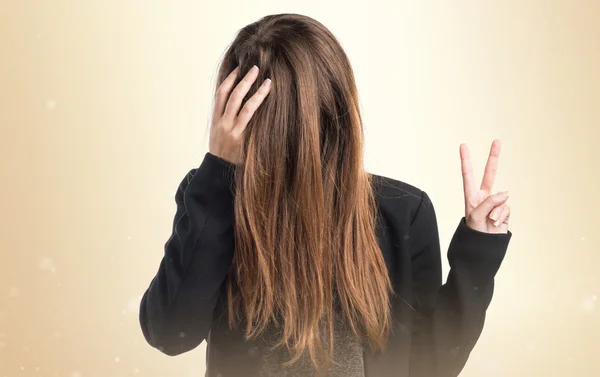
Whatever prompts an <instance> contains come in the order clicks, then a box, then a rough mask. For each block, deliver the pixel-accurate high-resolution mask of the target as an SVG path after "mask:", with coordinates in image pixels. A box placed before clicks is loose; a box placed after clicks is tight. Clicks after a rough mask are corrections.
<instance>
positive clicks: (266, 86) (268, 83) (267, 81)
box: [263, 79, 271, 88]
mask: <svg viewBox="0 0 600 377" xmlns="http://www.w3.org/2000/svg"><path fill="white" fill-rule="evenodd" d="M263 86H264V87H265V88H268V87H269V86H271V79H266V80H265V82H263Z"/></svg>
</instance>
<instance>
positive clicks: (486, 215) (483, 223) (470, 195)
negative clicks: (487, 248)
mask: <svg viewBox="0 0 600 377" xmlns="http://www.w3.org/2000/svg"><path fill="white" fill-rule="evenodd" d="M499 156H500V140H494V141H493V142H492V147H491V148H490V155H489V157H488V160H487V164H486V165H485V172H484V175H483V181H482V182H481V186H480V187H479V189H478V188H477V186H476V184H475V177H474V175H473V167H472V166H471V160H470V154H469V149H468V148H467V145H466V144H461V145H460V159H461V165H462V176H463V188H464V192H465V220H466V223H467V225H468V226H469V227H470V228H471V229H474V230H477V231H480V232H484V233H508V219H509V216H510V208H509V206H508V204H506V201H507V200H508V191H505V192H499V193H497V194H492V186H493V185H494V178H495V176H496V170H497V169H498V157H499Z"/></svg>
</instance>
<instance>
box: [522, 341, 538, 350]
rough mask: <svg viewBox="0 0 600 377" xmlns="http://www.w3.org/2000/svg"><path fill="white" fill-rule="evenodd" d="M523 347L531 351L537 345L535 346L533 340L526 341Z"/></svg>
mask: <svg viewBox="0 0 600 377" xmlns="http://www.w3.org/2000/svg"><path fill="white" fill-rule="evenodd" d="M525 348H526V349H527V351H530V352H533V351H535V349H536V348H537V346H536V344H535V342H527V344H526V345H525Z"/></svg>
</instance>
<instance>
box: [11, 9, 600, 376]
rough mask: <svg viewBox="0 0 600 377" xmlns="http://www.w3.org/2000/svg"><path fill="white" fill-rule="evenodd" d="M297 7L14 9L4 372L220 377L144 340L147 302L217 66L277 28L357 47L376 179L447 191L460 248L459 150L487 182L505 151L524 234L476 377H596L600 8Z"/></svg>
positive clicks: (197, 356)
mask: <svg viewBox="0 0 600 377" xmlns="http://www.w3.org/2000/svg"><path fill="white" fill-rule="evenodd" d="M301 3H302V5H294V4H295V2H292V1H287V2H286V1H283V2H282V1H274V0H273V1H266V0H265V1H261V2H255V1H233V2H232V1H226V2H220V1H213V2H210V3H209V2H205V1H178V2H171V1H141V0H139V1H133V0H130V1H116V0H113V1H100V0H95V1H92V0H86V1H76V0H63V1H50V0H48V1H42V0H40V1H33V0H29V1H24V0H18V1H10V0H2V2H1V4H0V5H1V6H0V125H1V127H2V128H1V129H2V134H1V137H0V142H1V148H0V150H1V152H0V153H1V160H0V164H1V165H2V176H1V179H2V195H1V201H0V204H1V208H0V210H1V213H2V215H1V216H0V221H1V223H0V232H1V233H0V242H1V260H0V377H13V376H32V377H35V376H50V377H54V376H60V377H63V376H64V377H106V376H112V377H117V376H148V377H154V376H156V377H164V376H182V377H192V376H194V377H198V376H203V375H204V362H205V360H204V351H205V347H204V345H202V346H201V347H199V348H198V349H196V350H194V351H192V352H189V353H186V354H184V355H181V356H178V357H175V358H171V357H168V356H165V355H162V354H161V353H159V352H158V351H157V350H154V349H152V348H151V347H150V346H148V345H147V344H146V343H145V341H144V339H143V336H142V333H141V330H140V328H139V325H138V317H137V311H138V304H139V298H140V295H141V294H142V293H143V292H144V290H145V289H146V287H147V286H148V284H149V283H150V280H151V279H152V277H153V275H154V273H155V272H156V270H157V268H158V264H159V262H160V258H161V256H162V253H163V247H164V243H165V242H166V240H167V239H168V237H169V235H170V231H171V225H172V218H173V215H174V211H175V203H174V196H173V195H174V191H175V189H176V188H177V185H178V184H179V182H180V181H181V179H182V178H183V176H184V175H185V174H186V173H187V172H188V170H189V169H191V168H194V167H196V166H198V165H199V164H200V162H201V160H202V157H203V156H204V153H205V152H206V150H207V141H208V135H207V134H206V133H205V131H206V129H207V126H208V124H207V120H208V115H209V112H210V105H211V101H212V90H213V85H214V80H215V71H216V68H217V62H218V60H219V58H220V56H221V54H222V53H223V51H224V49H225V47H226V46H227V44H228V43H230V42H231V40H232V39H233V37H234V35H235V32H236V31H237V30H238V29H239V28H241V27H243V26H244V25H246V24H248V23H250V22H252V21H254V20H256V19H258V18H259V17H261V16H263V15H265V14H269V13H279V12H295V13H303V14H307V15H310V16H312V17H314V18H316V19H318V20H320V21H321V22H323V23H324V24H325V25H327V26H328V27H329V28H330V29H331V30H332V31H333V33H334V34H335V35H336V36H337V37H338V38H339V39H340V41H341V42H342V44H343V45H344V47H345V49H346V51H347V53H348V55H349V56H350V59H351V61H352V63H353V66H354V69H355V74H356V78H357V81H358V86H359V92H360V96H361V106H362V109H363V112H364V113H363V114H364V120H365V125H366V129H367V150H366V160H367V166H368V168H369V170H371V171H372V172H375V173H379V174H384V175H388V176H391V177H394V178H397V179H401V180H404V181H406V182H409V183H411V184H413V185H416V186H418V187H420V188H422V189H424V190H425V191H427V192H428V193H429V194H430V196H431V198H432V199H433V201H434V204H435V205H436V209H437V212H438V221H439V227H440V236H441V242H442V248H443V249H444V253H445V250H446V248H447V246H448V244H449V241H450V238H451V237H452V234H453V232H454V230H455V228H456V226H457V224H458V221H459V219H460V217H461V216H462V215H463V214H462V211H463V203H462V200H463V199H462V183H461V174H460V164H459V162H460V160H459V154H458V147H459V144H460V143H462V142H466V143H468V144H469V146H470V147H471V151H472V155H473V159H474V161H473V162H474V167H475V169H476V172H477V174H478V177H479V179H480V178H481V173H482V169H483V166H484V164H485V160H486V157H487V152H488V149H489V146H490V143H491V141H492V140H493V139H494V138H499V139H500V140H501V141H502V142H503V147H502V149H503V150H502V155H501V159H500V168H499V172H498V178H497V184H496V186H495V190H498V191H499V190H509V191H510V192H511V199H509V203H512V209H513V210H512V216H511V218H512V221H511V226H510V228H511V230H512V231H513V232H514V237H513V239H512V241H511V244H510V248H509V252H508V255H507V257H506V260H505V263H504V265H503V268H502V269H501V271H500V273H499V275H498V278H497V289H496V294H495V298H494V300H493V302H492V305H491V307H490V311H489V314H488V320H487V325H486V327H485V330H484V332H483V334H482V336H481V338H480V341H479V343H478V345H477V347H476V349H475V350H474V351H473V353H472V354H471V358H470V361H469V362H468V364H467V366H466V367H465V369H464V372H463V373H462V375H461V376H465V377H467V376H470V377H480V376H527V377H529V376H544V377H546V376H570V377H571V376H599V375H600V361H599V359H600V301H599V297H598V296H600V277H599V276H600V271H599V269H598V267H599V265H600V237H599V228H600V220H599V216H600V199H599V194H600V179H599V173H600V166H599V165H600V157H599V152H598V140H599V138H600V110H599V108H600V73H599V72H600V22H598V17H599V16H600V2H598V1H594V0H590V1H567V0H563V1H521V0H510V1H503V2H500V3H499V2H491V1H490V2H481V1H469V2H467V1H453V2H445V1H444V2H442V1H439V2H437V3H430V2H416V1H410V2H409V1H406V2H402V1H394V2H389V3H384V2H379V1H372V0H370V1H365V2H360V3H353V2H346V1H342V0H337V1H327V2H325V1H312V0H306V1H302V2H301ZM444 268H445V272H447V263H445V264H444Z"/></svg>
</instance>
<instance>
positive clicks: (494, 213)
mask: <svg viewBox="0 0 600 377" xmlns="http://www.w3.org/2000/svg"><path fill="white" fill-rule="evenodd" d="M490 219H492V220H494V221H496V220H498V213H497V212H495V211H492V213H490Z"/></svg>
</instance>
